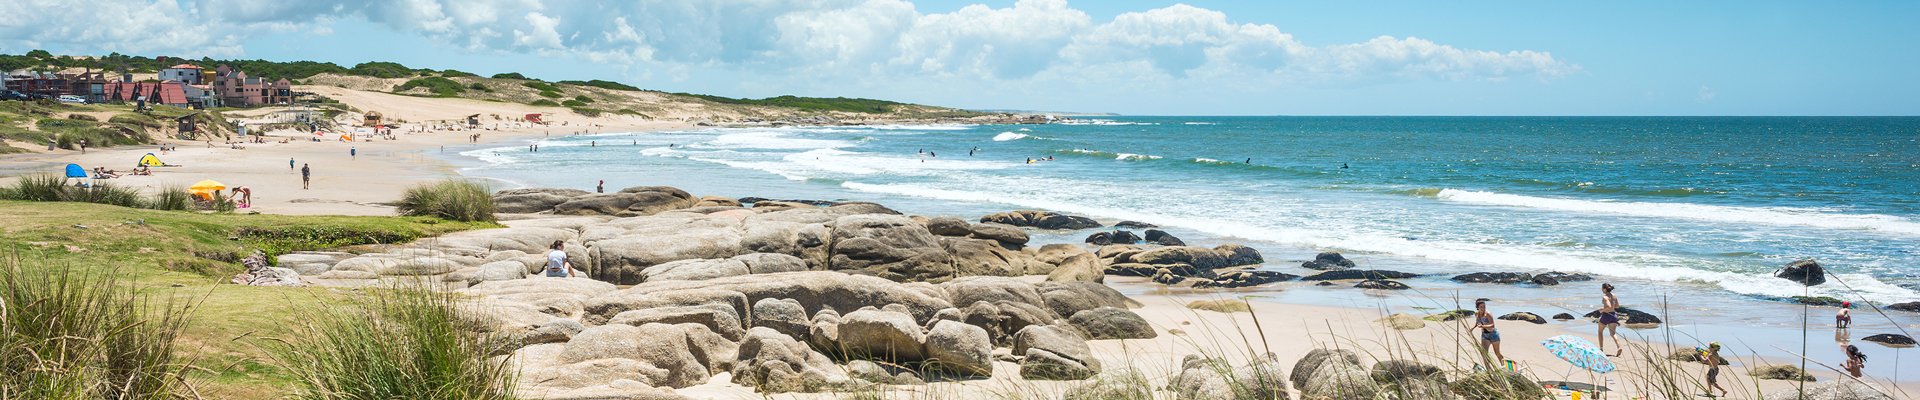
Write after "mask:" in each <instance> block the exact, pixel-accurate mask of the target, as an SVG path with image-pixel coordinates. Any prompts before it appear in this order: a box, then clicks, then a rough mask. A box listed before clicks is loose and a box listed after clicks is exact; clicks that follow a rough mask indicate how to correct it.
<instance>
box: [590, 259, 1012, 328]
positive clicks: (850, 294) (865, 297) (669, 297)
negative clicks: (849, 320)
mask: <svg viewBox="0 0 1920 400" xmlns="http://www.w3.org/2000/svg"><path fill="white" fill-rule="evenodd" d="M1028 286H1029V287H1031V286H1032V285H1031V284H1029V285H1028ZM925 289H928V290H921V289H918V288H915V287H914V286H913V285H908V284H901V283H898V282H893V281H889V280H885V279H880V278H876V277H871V276H859V275H849V274H845V273H839V272H831V271H803V272H782V273H774V274H756V275H741V276H733V277H725V278H716V279H709V280H704V281H665V282H648V283H644V284H640V285H635V286H633V287H632V288H629V289H625V290H620V291H616V292H612V293H608V294H605V295H602V296H599V297H596V298H594V299H592V300H591V301H588V302H587V312H588V314H589V315H588V317H587V319H589V320H591V319H594V318H596V316H600V315H604V316H606V317H607V318H610V317H612V316H613V315H614V314H619V313H620V312H622V311H626V310H634V309H640V308H647V307H656V306H674V305H698V304H709V303H716V302H726V303H728V304H733V301H734V300H733V299H734V297H733V296H736V295H737V296H742V297H740V300H739V301H740V303H739V304H740V308H741V309H742V310H745V308H746V307H747V304H752V303H749V302H758V301H760V300H761V299H767V298H778V299H792V300H794V301H796V302H798V303H800V305H801V306H802V307H804V308H806V311H807V313H808V314H815V315H817V314H819V313H820V312H821V311H822V310H828V309H831V310H858V309H860V308H862V307H869V306H872V307H883V306H886V305H889V304H899V305H901V306H903V307H906V308H907V310H908V311H909V312H911V313H912V315H913V318H914V320H915V321H929V320H931V319H932V317H933V314H934V312H936V311H939V310H941V309H946V308H953V307H954V306H953V304H952V303H949V302H947V301H946V300H945V296H944V293H940V292H941V291H940V290H938V288H935V287H931V286H929V287H927V288H925ZM728 293H730V294H728ZM743 312H744V311H743Z"/></svg>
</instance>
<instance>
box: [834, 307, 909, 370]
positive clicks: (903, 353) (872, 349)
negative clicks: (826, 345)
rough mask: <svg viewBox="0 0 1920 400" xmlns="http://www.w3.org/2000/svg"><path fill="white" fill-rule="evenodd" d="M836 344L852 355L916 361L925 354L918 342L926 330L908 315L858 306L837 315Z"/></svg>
mask: <svg viewBox="0 0 1920 400" xmlns="http://www.w3.org/2000/svg"><path fill="white" fill-rule="evenodd" d="M839 336H840V337H839V339H840V346H841V347H843V348H844V349H845V351H846V352H847V353H848V354H849V355H850V356H852V357H856V358H862V359H877V360H891V361H896V362H905V361H918V360H924V359H926V358H927V356H926V352H925V349H923V348H922V347H921V344H922V343H924V342H926V340H927V333H926V332H924V331H922V330H920V325H919V324H917V323H915V322H914V320H913V316H912V315H908V314H905V313H898V312H892V311H882V310H872V309H868V310H859V311H854V312H851V313H847V314H846V315H844V316H842V317H841V319H840V327H839Z"/></svg>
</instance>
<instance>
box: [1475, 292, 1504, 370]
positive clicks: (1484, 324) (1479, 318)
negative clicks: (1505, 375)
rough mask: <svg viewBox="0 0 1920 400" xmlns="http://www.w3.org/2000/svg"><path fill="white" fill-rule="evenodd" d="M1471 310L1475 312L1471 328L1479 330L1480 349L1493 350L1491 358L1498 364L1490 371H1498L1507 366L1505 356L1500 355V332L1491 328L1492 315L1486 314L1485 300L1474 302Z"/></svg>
mask: <svg viewBox="0 0 1920 400" xmlns="http://www.w3.org/2000/svg"><path fill="white" fill-rule="evenodd" d="M1473 308H1474V309H1475V310H1476V311H1475V312H1474V313H1473V327H1474V328H1475V329H1479V330H1480V346H1481V349H1482V351H1484V350H1486V349H1493V356H1494V357H1496V358H1498V359H1499V360H1500V362H1499V363H1498V364H1495V365H1494V367H1493V368H1490V369H1494V370H1498V369H1500V366H1504V365H1506V364H1507V356H1506V355H1504V354H1500V330H1499V329H1497V328H1494V326H1493V313H1489V312H1487V299H1477V300H1474V301H1473Z"/></svg>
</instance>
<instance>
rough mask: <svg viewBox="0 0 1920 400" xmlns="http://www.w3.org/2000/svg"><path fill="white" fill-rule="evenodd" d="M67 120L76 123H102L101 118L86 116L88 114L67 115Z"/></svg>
mask: <svg viewBox="0 0 1920 400" xmlns="http://www.w3.org/2000/svg"><path fill="white" fill-rule="evenodd" d="M67 119H71V120H75V121H92V122H100V118H99V117H95V116H92V115H86V114H67Z"/></svg>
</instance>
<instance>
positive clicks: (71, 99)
mask: <svg viewBox="0 0 1920 400" xmlns="http://www.w3.org/2000/svg"><path fill="white" fill-rule="evenodd" d="M60 102H61V103H80V104H87V103H92V102H91V101H87V98H85V97H80V96H75V95H71V94H63V95H60Z"/></svg>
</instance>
